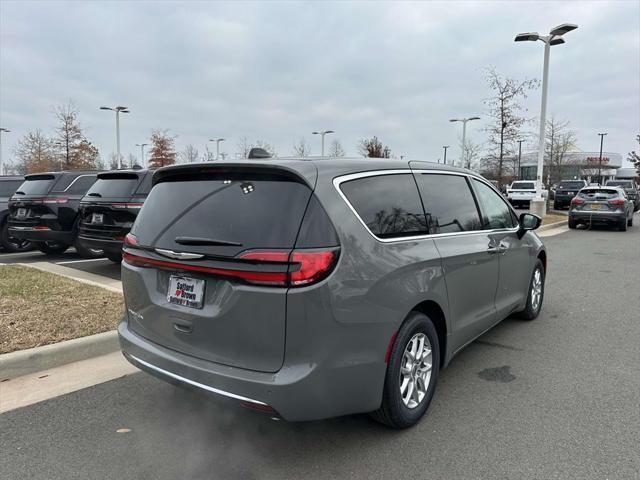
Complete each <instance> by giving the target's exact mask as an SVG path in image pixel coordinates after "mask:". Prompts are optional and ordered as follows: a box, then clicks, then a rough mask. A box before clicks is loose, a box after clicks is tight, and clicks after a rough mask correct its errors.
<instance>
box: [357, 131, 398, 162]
mask: <svg viewBox="0 0 640 480" xmlns="http://www.w3.org/2000/svg"><path fill="white" fill-rule="evenodd" d="M358 150H359V152H360V154H361V155H362V156H363V157H370V158H389V157H391V149H390V148H389V147H388V146H386V145H383V143H382V142H381V141H380V140H378V137H376V136H375V135H374V136H373V137H371V138H364V139H362V140H360V144H359V145H358Z"/></svg>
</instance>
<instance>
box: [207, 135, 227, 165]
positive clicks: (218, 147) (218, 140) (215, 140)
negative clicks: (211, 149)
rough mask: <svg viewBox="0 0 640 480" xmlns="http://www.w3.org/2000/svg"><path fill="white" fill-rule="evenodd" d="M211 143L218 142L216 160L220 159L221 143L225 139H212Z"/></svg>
mask: <svg viewBox="0 0 640 480" xmlns="http://www.w3.org/2000/svg"><path fill="white" fill-rule="evenodd" d="M209 141H210V142H216V160H219V159H220V142H224V138H210V139H209Z"/></svg>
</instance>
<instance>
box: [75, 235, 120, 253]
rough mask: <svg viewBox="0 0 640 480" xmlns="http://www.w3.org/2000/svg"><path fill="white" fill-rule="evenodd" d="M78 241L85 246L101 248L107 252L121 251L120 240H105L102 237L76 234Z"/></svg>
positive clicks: (95, 248)
mask: <svg viewBox="0 0 640 480" xmlns="http://www.w3.org/2000/svg"><path fill="white" fill-rule="evenodd" d="M78 242H80V244H81V245H82V246H83V247H85V248H91V249H94V250H103V251H104V252H109V253H120V252H121V251H122V241H121V240H107V239H104V238H94V237H86V236H84V235H78Z"/></svg>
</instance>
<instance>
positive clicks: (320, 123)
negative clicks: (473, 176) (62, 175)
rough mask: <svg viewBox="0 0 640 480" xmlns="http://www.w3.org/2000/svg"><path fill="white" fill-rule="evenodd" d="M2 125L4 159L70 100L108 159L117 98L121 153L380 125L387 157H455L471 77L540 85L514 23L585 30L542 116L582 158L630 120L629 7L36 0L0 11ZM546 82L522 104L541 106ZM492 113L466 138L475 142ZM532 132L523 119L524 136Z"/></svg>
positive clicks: (559, 52)
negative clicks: (143, 146)
mask: <svg viewBox="0 0 640 480" xmlns="http://www.w3.org/2000/svg"><path fill="white" fill-rule="evenodd" d="M0 14H1V15H0V46H1V47H0V48H1V50H0V123H1V124H2V126H4V127H5V128H9V129H11V130H12V132H11V133H10V134H7V135H6V136H5V137H3V152H4V158H5V159H6V158H10V157H11V156H12V150H13V146H14V144H15V142H16V140H17V139H18V138H20V137H21V136H22V135H23V134H24V133H26V132H27V131H28V130H30V129H35V128H41V129H43V130H45V131H47V130H50V129H51V128H52V127H53V126H54V119H53V117H52V115H51V109H52V107H53V106H54V105H58V104H61V103H64V102H66V101H67V100H68V99H70V98H71V99H73V100H74V102H75V103H76V105H77V106H78V108H79V110H80V120H81V122H82V124H83V125H84V127H85V128H86V133H87V135H88V136H89V138H90V139H91V140H92V141H94V143H95V144H96V145H97V146H98V148H99V149H100V152H101V154H102V157H103V158H108V156H109V154H110V153H111V152H112V151H113V150H114V143H115V141H114V137H115V133H114V119H113V118H112V115H110V114H109V113H107V112H102V111H99V110H98V107H99V106H100V105H105V104H106V105H116V104H119V105H126V106H128V107H129V108H130V109H131V114H129V115H128V116H126V117H123V118H122V120H121V135H122V151H123V154H124V155H125V156H126V155H127V154H128V153H129V152H131V153H133V154H134V155H137V154H138V149H137V148H136V147H135V143H141V142H143V141H145V140H147V139H148V138H149V134H150V131H151V129H152V128H158V127H159V128H168V129H170V130H171V132H172V133H173V134H175V135H177V136H178V137H177V146H178V148H179V149H182V148H184V146H185V145H187V144H194V145H195V146H196V147H197V148H199V149H200V151H203V150H204V148H205V145H206V144H207V140H208V139H209V138H213V137H218V136H222V137H225V138H228V141H227V143H226V144H224V145H223V150H225V151H227V152H229V153H231V154H233V153H234V152H235V151H236V142H237V140H238V138H239V137H242V136H247V137H249V138H250V139H263V140H267V141H269V142H271V143H273V144H275V145H276V147H277V150H278V151H279V152H280V154H289V153H291V152H292V144H293V142H294V141H296V140H297V139H299V138H300V137H301V136H306V137H307V139H308V140H309V141H310V143H311V145H312V146H313V147H314V148H316V149H317V150H319V141H316V140H317V139H315V138H311V135H310V132H311V131H312V130H317V129H324V128H331V129H333V130H335V131H336V135H335V137H336V138H338V139H340V140H341V142H342V143H343V145H344V147H345V149H346V150H347V153H349V154H352V155H355V154H356V153H357V150H356V143H357V141H358V140H359V139H360V138H362V137H365V136H370V135H377V136H379V137H380V138H381V139H382V140H383V141H384V142H385V143H387V144H389V145H390V146H391V148H392V150H393V151H394V153H396V154H398V155H400V154H403V155H407V156H408V157H410V158H421V159H426V160H436V159H437V158H439V157H440V156H441V153H442V148H441V147H442V145H445V144H447V145H453V147H452V149H451V150H452V151H450V154H452V155H454V156H457V155H458V152H457V147H456V145H457V143H458V141H459V140H458V139H459V136H460V132H459V126H458V125H453V124H450V123H449V122H448V119H449V118H451V117H454V116H464V115H479V116H481V117H484V116H485V115H484V114H485V108H484V106H483V104H482V100H483V99H484V98H486V97H487V96H489V95H490V92H489V91H488V90H487V88H486V85H485V83H484V81H483V75H482V69H483V68H485V67H486V66H488V65H490V64H492V65H495V66H496V67H497V69H498V71H500V72H501V73H502V74H504V75H508V76H515V77H519V78H523V77H525V76H526V77H537V78H539V77H540V76H541V70H542V45H541V44H533V43H526V44H515V43H514V42H513V37H514V35H515V34H516V33H518V32H522V31H530V30H538V31H540V32H541V33H544V32H545V31H547V30H548V29H549V28H550V27H553V26H555V25H557V24H560V23H564V22H572V23H577V24H579V25H580V28H579V29H578V30H576V31H575V32H571V33H570V34H568V35H567V44H566V45H563V46H559V47H554V48H553V49H552V54H551V72H550V94H549V108H548V110H549V113H554V114H555V115H557V116H558V117H560V118H564V119H567V120H570V121H571V122H572V124H573V127H574V128H575V129H576V130H577V133H578V144H579V146H580V147H581V148H582V149H584V150H596V149H597V147H598V137H597V135H596V133H597V132H601V131H607V132H609V135H608V136H607V139H606V142H605V143H606V145H605V150H609V151H615V152H620V153H623V154H626V152H627V151H629V150H631V149H632V148H637V145H634V138H635V135H636V134H637V132H638V131H639V130H640V93H639V90H640V87H639V84H638V82H639V80H638V79H639V78H640V47H639V45H640V27H639V24H638V20H637V19H638V18H639V16H640V6H639V4H638V3H637V2H584V3H580V4H578V3H577V2H571V4H566V3H564V2H545V3H540V2H509V3H508V2H389V3H382V2H257V3H251V2H228V3H225V2H169V1H165V2H129V3H125V2H96V1H94V2H55V1H48V2H33V1H31V2H30V1H22V2H17V1H10V0H9V1H4V2H2V3H1V4H0ZM539 101H540V92H539V91H538V92H533V94H532V95H531V96H530V98H529V99H528V100H527V101H526V106H527V107H528V109H529V112H528V113H529V114H530V115H531V116H535V115H537V114H538V112H539ZM485 122H486V120H484V119H483V120H482V121H481V122H476V124H474V125H473V126H471V124H470V128H469V132H468V135H469V136H470V137H471V138H472V139H473V140H474V141H475V142H479V143H481V142H483V141H484V140H485V138H486V135H485V134H484V132H483V131H482V128H483V126H484V125H485ZM532 130H535V128H532Z"/></svg>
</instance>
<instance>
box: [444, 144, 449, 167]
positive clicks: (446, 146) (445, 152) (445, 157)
mask: <svg viewBox="0 0 640 480" xmlns="http://www.w3.org/2000/svg"><path fill="white" fill-rule="evenodd" d="M450 146H451V145H443V146H442V148H444V164H445V165H446V164H447V148H449V147H450Z"/></svg>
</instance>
